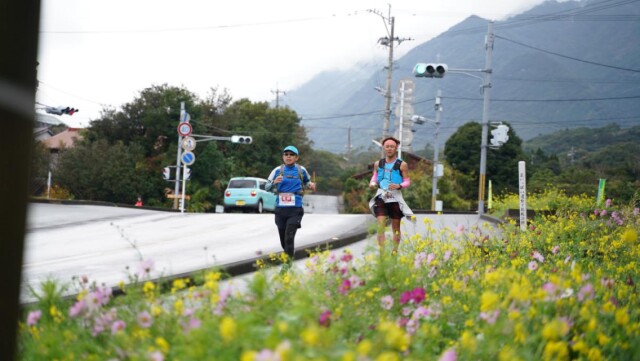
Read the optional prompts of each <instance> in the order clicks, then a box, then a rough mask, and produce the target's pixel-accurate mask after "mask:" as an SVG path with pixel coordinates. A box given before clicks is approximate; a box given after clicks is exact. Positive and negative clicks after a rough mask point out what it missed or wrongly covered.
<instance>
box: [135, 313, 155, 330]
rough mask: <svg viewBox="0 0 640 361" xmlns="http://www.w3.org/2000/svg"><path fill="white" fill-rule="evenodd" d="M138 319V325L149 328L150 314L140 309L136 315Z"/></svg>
mask: <svg viewBox="0 0 640 361" xmlns="http://www.w3.org/2000/svg"><path fill="white" fill-rule="evenodd" d="M136 318H137V319H138V325H139V326H140V327H142V328H149V327H151V324H152V323H153V320H152V318H151V315H150V314H149V312H147V311H142V312H140V313H139V314H138V316H137V317H136Z"/></svg>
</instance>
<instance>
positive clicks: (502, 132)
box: [491, 124, 509, 147]
mask: <svg viewBox="0 0 640 361" xmlns="http://www.w3.org/2000/svg"><path fill="white" fill-rule="evenodd" d="M508 133H509V127H508V126H506V125H504V124H500V125H498V127H497V128H496V129H493V130H492V131H491V137H492V138H491V145H492V146H494V147H499V146H501V145H503V144H504V143H506V142H507V141H508V140H509V135H508Z"/></svg>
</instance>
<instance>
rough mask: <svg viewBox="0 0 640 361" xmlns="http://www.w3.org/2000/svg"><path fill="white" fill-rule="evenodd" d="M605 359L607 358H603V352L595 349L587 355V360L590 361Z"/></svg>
mask: <svg viewBox="0 0 640 361" xmlns="http://www.w3.org/2000/svg"><path fill="white" fill-rule="evenodd" d="M604 359H605V358H604V357H603V356H602V352H600V350H599V349H597V348H595V347H594V348H592V349H590V350H589V353H588V354H587V360H589V361H601V360H604Z"/></svg>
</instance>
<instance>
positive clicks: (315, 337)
mask: <svg viewBox="0 0 640 361" xmlns="http://www.w3.org/2000/svg"><path fill="white" fill-rule="evenodd" d="M300 337H301V338H302V342H304V343H305V344H307V345H308V346H311V347H314V346H317V345H318V344H319V343H320V332H319V331H318V327H317V326H315V325H311V326H309V327H307V328H305V329H304V330H303V331H302V333H301V334H300Z"/></svg>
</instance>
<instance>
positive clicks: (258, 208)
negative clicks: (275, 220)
mask: <svg viewBox="0 0 640 361" xmlns="http://www.w3.org/2000/svg"><path fill="white" fill-rule="evenodd" d="M262 212H264V207H263V205H262V199H261V200H259V201H258V207H257V208H256V213H262Z"/></svg>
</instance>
